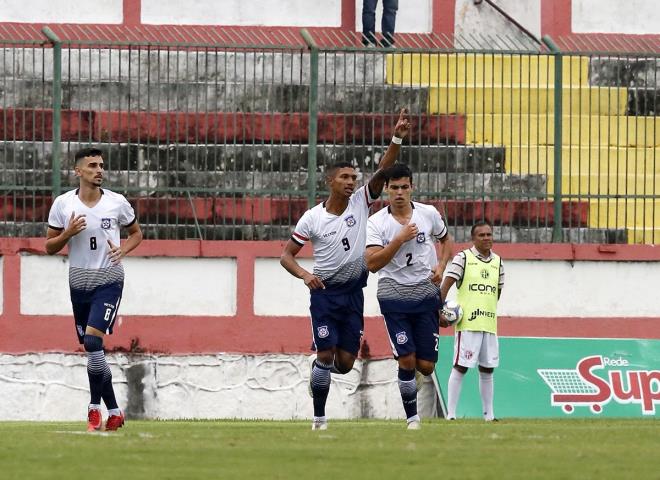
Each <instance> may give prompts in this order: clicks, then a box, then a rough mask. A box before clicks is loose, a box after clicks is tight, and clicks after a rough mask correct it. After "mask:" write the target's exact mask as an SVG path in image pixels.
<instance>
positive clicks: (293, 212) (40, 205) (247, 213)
mask: <svg viewBox="0 0 660 480" xmlns="http://www.w3.org/2000/svg"><path fill="white" fill-rule="evenodd" d="M128 199H129V201H130V202H131V204H132V205H133V207H134V208H135V211H136V214H137V216H138V218H139V219H140V222H142V223H147V224H151V223H180V222H182V223H194V222H195V221H197V222H201V223H213V224H216V225H225V224H235V223H240V224H286V225H290V224H291V223H292V220H293V222H295V221H297V219H299V218H300V217H301V216H302V214H303V213H304V212H305V210H306V209H307V199H306V198H303V197H274V196H273V197H249V196H244V197H237V196H207V197H199V196H190V197H188V196H181V197H171V196H170V197H147V196H139V197H132V196H130V194H129V195H128ZM318 201H321V198H319V199H318ZM51 203H52V200H51V198H50V197H49V196H37V197H35V196H21V195H11V196H0V221H16V220H17V219H18V220H23V221H27V222H39V221H44V220H46V219H47V215H48V209H49V208H50V205H51ZM425 203H428V204H430V205H434V206H435V207H436V208H437V209H438V211H440V212H441V213H442V214H443V215H445V218H447V219H448V220H449V221H450V223H451V224H457V223H458V224H466V225H472V223H474V221H476V220H479V219H482V218H488V219H490V220H491V221H492V222H493V223H495V224H498V225H514V226H524V225H533V224H537V225H552V224H553V221H554V220H553V219H554V211H553V204H552V202H550V201H546V200H427V201H425ZM382 205H384V203H379V204H378V205H377V206H376V207H375V208H378V207H379V206H382ZM588 211H589V205H588V204H587V203H586V202H577V201H572V202H563V203H562V224H563V225H564V226H566V227H571V226H573V227H582V226H586V223H587V214H588Z"/></svg>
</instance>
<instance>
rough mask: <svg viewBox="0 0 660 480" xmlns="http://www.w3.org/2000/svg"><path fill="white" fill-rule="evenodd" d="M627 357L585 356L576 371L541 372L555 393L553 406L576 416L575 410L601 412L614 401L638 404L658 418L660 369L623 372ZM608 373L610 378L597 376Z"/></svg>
mask: <svg viewBox="0 0 660 480" xmlns="http://www.w3.org/2000/svg"><path fill="white" fill-rule="evenodd" d="M629 365H630V364H629V362H628V360H626V359H624V358H609V357H603V356H601V355H592V356H590V357H584V358H582V359H581V360H580V361H578V363H577V365H576V368H575V370H572V369H560V368H547V369H538V370H537V372H538V374H539V375H540V376H541V378H542V379H543V380H544V381H545V383H547V384H548V386H549V387H550V390H552V395H551V400H550V403H551V405H552V406H558V407H561V408H562V410H563V411H564V413H573V411H574V409H575V407H589V408H590V409H591V411H592V412H593V413H601V412H602V411H603V406H604V405H607V404H608V403H609V402H611V401H612V400H614V401H615V402H617V403H620V404H639V405H641V407H642V413H643V414H644V415H655V407H656V405H660V370H621V369H619V368H617V367H628V366H629ZM605 367H609V368H610V369H609V370H608V371H607V378H603V377H601V376H598V375H596V374H595V373H594V371H597V370H603V369H604V368H605Z"/></svg>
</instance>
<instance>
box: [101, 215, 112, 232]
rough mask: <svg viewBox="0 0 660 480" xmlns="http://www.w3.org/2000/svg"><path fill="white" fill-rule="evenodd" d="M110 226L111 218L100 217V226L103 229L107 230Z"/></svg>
mask: <svg viewBox="0 0 660 480" xmlns="http://www.w3.org/2000/svg"><path fill="white" fill-rule="evenodd" d="M110 227H112V219H111V218H102V219H101V228H102V229H103V230H109V229H110Z"/></svg>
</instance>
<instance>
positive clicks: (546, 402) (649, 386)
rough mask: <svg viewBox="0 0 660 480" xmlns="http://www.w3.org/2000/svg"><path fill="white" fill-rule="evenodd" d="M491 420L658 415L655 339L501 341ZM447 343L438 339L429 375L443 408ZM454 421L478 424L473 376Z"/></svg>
mask: <svg viewBox="0 0 660 480" xmlns="http://www.w3.org/2000/svg"><path fill="white" fill-rule="evenodd" d="M499 345H500V365H499V367H498V368H496V369H495V377H494V380H495V400H494V410H495V416H496V417H596V416H607V417H657V416H660V413H659V412H660V340H637V339H584V338H525V337H500V338H499ZM453 348H454V338H453V337H445V336H443V337H441V338H440V343H439V351H440V356H439V359H438V364H437V365H436V369H435V375H436V380H437V384H438V390H439V395H440V399H441V402H442V404H443V405H446V402H447V380H448V378H449V373H450V372H451V368H452V361H453V355H452V353H453ZM456 416H457V418H481V416H482V408H481V397H480V396H479V374H478V371H477V368H471V369H470V370H469V371H468V373H467V374H466V375H465V378H464V379H463V388H462V391H461V396H460V400H459V403H458V408H457V411H456Z"/></svg>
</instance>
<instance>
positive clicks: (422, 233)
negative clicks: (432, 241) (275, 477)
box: [417, 232, 426, 243]
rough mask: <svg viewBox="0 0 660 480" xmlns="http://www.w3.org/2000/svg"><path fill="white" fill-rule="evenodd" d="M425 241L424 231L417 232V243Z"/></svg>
mask: <svg viewBox="0 0 660 480" xmlns="http://www.w3.org/2000/svg"><path fill="white" fill-rule="evenodd" d="M425 241H426V235H425V234H424V232H419V233H418V234H417V243H424V242H425Z"/></svg>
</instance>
